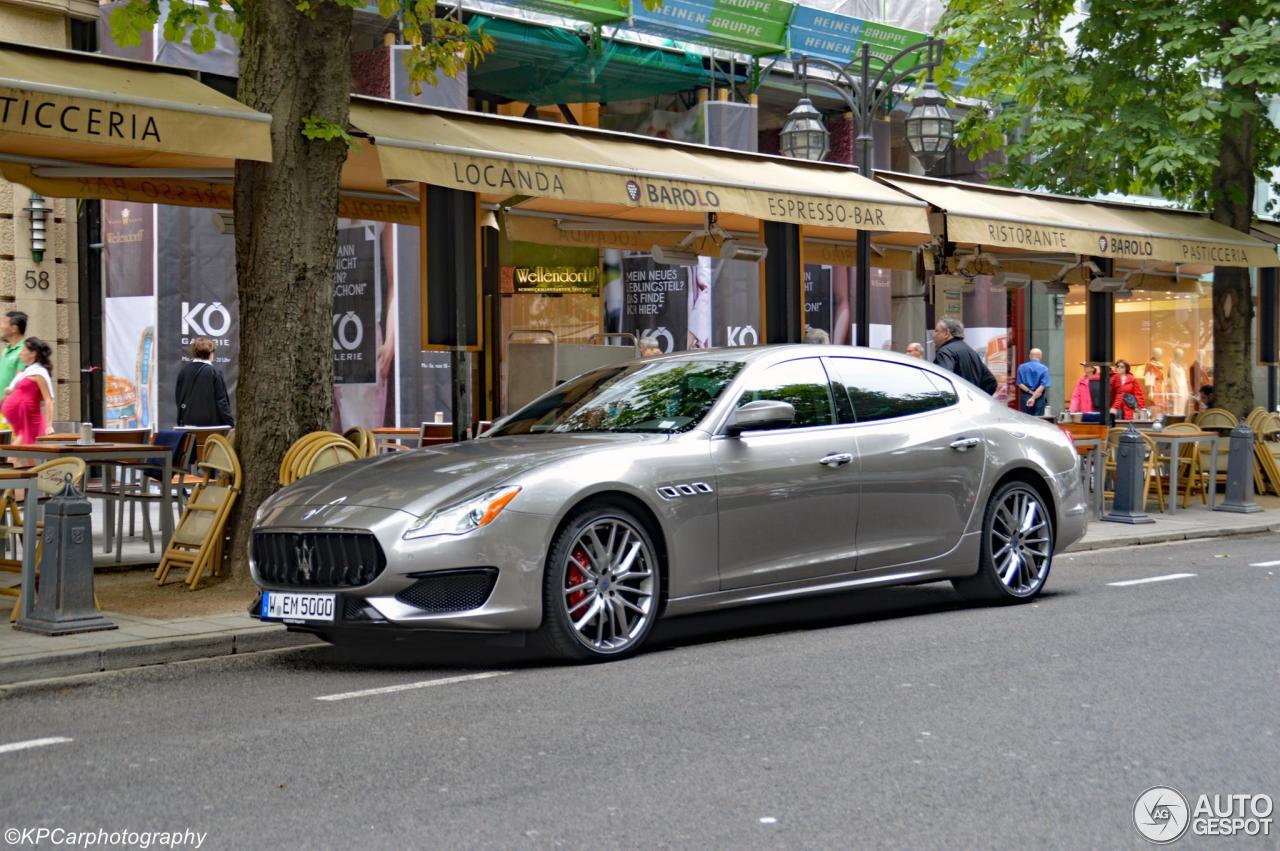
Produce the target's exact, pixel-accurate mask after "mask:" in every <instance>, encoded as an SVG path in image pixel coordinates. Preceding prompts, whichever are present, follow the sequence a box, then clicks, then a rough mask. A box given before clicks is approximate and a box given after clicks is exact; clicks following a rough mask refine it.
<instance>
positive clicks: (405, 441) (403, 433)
mask: <svg viewBox="0 0 1280 851" xmlns="http://www.w3.org/2000/svg"><path fill="white" fill-rule="evenodd" d="M370 431H372V432H373V443H374V446H376V447H377V448H378V451H379V452H382V451H390V449H389V447H391V446H392V445H395V444H399V445H402V446H403V445H407V446H410V447H412V446H417V445H419V443H420V441H421V437H422V430H421V429H417V428H391V427H383V428H375V429H370Z"/></svg>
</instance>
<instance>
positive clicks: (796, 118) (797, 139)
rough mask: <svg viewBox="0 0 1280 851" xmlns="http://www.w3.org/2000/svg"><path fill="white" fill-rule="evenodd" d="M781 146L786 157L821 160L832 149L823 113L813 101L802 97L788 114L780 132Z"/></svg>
mask: <svg viewBox="0 0 1280 851" xmlns="http://www.w3.org/2000/svg"><path fill="white" fill-rule="evenodd" d="M779 137H780V138H779V143H778V145H779V148H781V150H782V155H783V156H784V157H792V158H793V159H798V160H812V161H813V162H819V161H821V160H823V159H825V158H826V156H827V151H829V150H830V149H831V140H830V138H829V136H828V134H827V128H826V125H824V124H823V123H822V113H821V112H818V110H817V109H816V108H814V105H813V101H811V100H809V99H808V98H800V102H799V103H798V104H796V108H795V109H793V110H791V112H790V113H789V114H788V115H787V120H786V123H784V124H783V125H782V132H781V133H780V134H779Z"/></svg>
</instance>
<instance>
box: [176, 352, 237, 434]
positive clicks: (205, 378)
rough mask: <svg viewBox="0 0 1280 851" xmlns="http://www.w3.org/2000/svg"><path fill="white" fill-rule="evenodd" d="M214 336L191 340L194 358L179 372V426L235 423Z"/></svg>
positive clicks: (192, 356) (177, 389)
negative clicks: (215, 362)
mask: <svg viewBox="0 0 1280 851" xmlns="http://www.w3.org/2000/svg"><path fill="white" fill-rule="evenodd" d="M215 351H216V349H215V347H214V345H213V340H210V339H209V338H208V337H196V338H195V339H194V340H192V341H191V362H190V363H188V364H187V365H186V366H184V367H183V368H182V370H181V371H180V372H179V373H178V384H177V387H176V388H175V390H174V394H173V397H174V399H175V400H176V401H177V403H178V426H179V427H183V426H197V427H199V426H234V425H235V424H236V418H235V417H233V416H232V415H231V399H230V398H229V397H228V396H227V382H226V379H224V378H223V377H222V372H221V371H220V370H219V369H218V368H217V367H216V366H214V365H213V353H214V352H215Z"/></svg>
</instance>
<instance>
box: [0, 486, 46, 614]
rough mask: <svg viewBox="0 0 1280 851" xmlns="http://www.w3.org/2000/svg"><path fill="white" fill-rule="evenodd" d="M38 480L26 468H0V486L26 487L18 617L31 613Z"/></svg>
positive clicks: (34, 568) (34, 573) (33, 585)
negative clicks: (20, 602) (20, 601)
mask: <svg viewBox="0 0 1280 851" xmlns="http://www.w3.org/2000/svg"><path fill="white" fill-rule="evenodd" d="M39 485H40V481H39V480H38V479H37V478H36V477H35V476H34V475H32V474H31V473H30V471H27V470H0V487H4V488H14V489H17V488H26V490H27V495H26V497H25V498H24V500H23V503H22V584H21V585H20V586H19V587H20V589H21V590H20V592H19V593H20V594H21V595H22V598H21V599H22V604H21V607H20V608H19V610H18V618H19V620H21V619H22V618H25V617H27V616H28V615H30V614H31V607H32V605H33V603H34V601H35V592H36V512H37V511H38V510H39V505H40V495H39V493H38V488H39Z"/></svg>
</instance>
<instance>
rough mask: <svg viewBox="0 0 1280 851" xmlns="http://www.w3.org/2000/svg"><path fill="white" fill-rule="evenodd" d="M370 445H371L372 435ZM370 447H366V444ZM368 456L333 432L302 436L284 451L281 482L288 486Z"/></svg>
mask: <svg viewBox="0 0 1280 851" xmlns="http://www.w3.org/2000/svg"><path fill="white" fill-rule="evenodd" d="M368 437H369V441H368V443H372V434H370V435H369V436H368ZM366 445H367V444H366ZM364 457H368V456H366V455H364V454H363V451H362V449H358V448H356V445H355V444H353V443H352V442H351V441H350V440H347V439H346V438H345V437H343V436H342V435H339V434H334V433H333V432H331V431H313V432H311V433H310V434H307V435H303V436H302V437H300V438H298V439H297V441H295V442H294V444H293V445H292V446H290V447H289V450H288V451H287V452H285V454H284V459H283V460H281V462H280V474H279V479H278V480H279V482H280V484H282V485H289V484H293V483H294V482H296V481H297V480H298V479H301V478H303V477H305V476H309V475H311V474H312V473H314V472H317V471H318V470H324V469H327V468H329V467H336V466H338V465H339V464H345V463H347V462H348V461H355V460H358V459H360V458H364Z"/></svg>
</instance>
